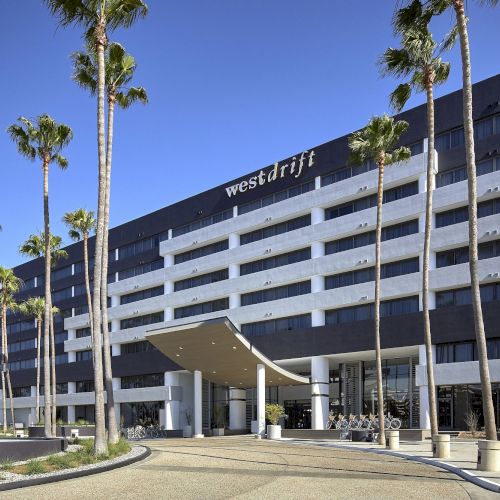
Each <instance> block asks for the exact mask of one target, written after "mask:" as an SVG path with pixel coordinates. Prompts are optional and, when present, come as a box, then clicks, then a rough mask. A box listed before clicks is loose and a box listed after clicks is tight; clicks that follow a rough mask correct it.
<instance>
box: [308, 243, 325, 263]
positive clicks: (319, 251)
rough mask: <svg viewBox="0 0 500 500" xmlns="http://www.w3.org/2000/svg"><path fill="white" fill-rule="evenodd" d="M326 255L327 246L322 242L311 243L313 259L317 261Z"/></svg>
mask: <svg viewBox="0 0 500 500" xmlns="http://www.w3.org/2000/svg"><path fill="white" fill-rule="evenodd" d="M324 255H325V244H324V243H323V242H322V241H313V242H312V243H311V259H317V258H318V257H323V256H324Z"/></svg>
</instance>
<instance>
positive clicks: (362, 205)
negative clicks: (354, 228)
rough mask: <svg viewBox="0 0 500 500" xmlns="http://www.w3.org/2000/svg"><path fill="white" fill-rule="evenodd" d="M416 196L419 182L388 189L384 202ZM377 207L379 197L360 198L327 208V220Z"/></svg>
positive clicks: (385, 192)
mask: <svg viewBox="0 0 500 500" xmlns="http://www.w3.org/2000/svg"><path fill="white" fill-rule="evenodd" d="M415 194H418V182H410V183H409V184H403V185H402V186H397V187H394V188H391V189H386V190H385V191H384V195H383V200H382V202H383V203H390V202H392V201H396V200H401V199H403V198H407V197H409V196H413V195H415ZM375 206H377V195H376V194H372V195H370V196H365V197H364V198H358V199H356V200H351V201H348V202H346V203H342V204H341V205H335V206H333V207H330V208H327V209H326V210H325V219H326V220H330V219H336V218H337V217H342V216H343V215H348V214H352V213H354V212H359V211H361V210H365V209H367V208H372V207H375Z"/></svg>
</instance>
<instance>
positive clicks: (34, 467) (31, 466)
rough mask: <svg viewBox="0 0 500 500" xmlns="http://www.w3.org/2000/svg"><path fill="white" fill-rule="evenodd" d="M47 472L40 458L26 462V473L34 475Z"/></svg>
mask: <svg viewBox="0 0 500 500" xmlns="http://www.w3.org/2000/svg"><path fill="white" fill-rule="evenodd" d="M44 472H45V465H44V464H43V463H42V462H41V461H40V460H36V459H33V460H30V461H29V462H28V463H27V464H26V474H27V475H28V476H32V475H33V474H43V473H44Z"/></svg>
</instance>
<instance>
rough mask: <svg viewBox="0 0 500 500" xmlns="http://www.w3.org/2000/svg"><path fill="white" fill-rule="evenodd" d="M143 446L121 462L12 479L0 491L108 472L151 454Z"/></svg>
mask: <svg viewBox="0 0 500 500" xmlns="http://www.w3.org/2000/svg"><path fill="white" fill-rule="evenodd" d="M141 446H143V448H145V450H144V452H143V453H141V454H140V455H137V456H136V457H130V458H128V459H126V460H122V461H121V462H115V463H111V464H107V465H103V466H102V467H94V468H92V469H86V470H76V471H74V472H67V473H66V474H56V475H54V476H45V477H39V478H36V477H34V478H32V479H25V480H21V481H12V482H10V483H5V484H0V491H9V490H15V489H18V488H27V487H28V486H39V485H41V484H49V483H58V482H59V481H66V479H76V478H79V477H85V476H91V475H93V474H99V473H101V472H108V471H111V470H114V469H119V468H120V467H125V466H126V465H131V464H134V463H136V462H139V461H141V460H144V459H145V458H147V457H149V456H150V455H151V450H150V448H148V447H147V446H144V445H141Z"/></svg>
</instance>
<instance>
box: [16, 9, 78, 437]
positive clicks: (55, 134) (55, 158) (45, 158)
mask: <svg viewBox="0 0 500 500" xmlns="http://www.w3.org/2000/svg"><path fill="white" fill-rule="evenodd" d="M69 3H71V2H69ZM18 121H19V124H13V125H11V126H10V127H9V128H8V132H9V134H10V136H11V138H12V140H13V141H14V142H15V143H16V144H17V149H18V151H19V153H21V154H22V155H23V156H26V157H27V158H28V159H30V160H32V161H34V160H35V159H36V158H38V159H39V160H41V162H42V170H43V219H44V234H45V250H46V252H45V323H44V349H45V352H44V356H48V352H49V344H50V342H49V335H50V318H51V305H50V271H51V264H50V257H51V255H50V251H49V235H50V221H49V166H50V165H51V164H52V163H55V164H56V165H58V166H59V167H60V168H61V169H62V170H65V169H66V168H67V166H68V160H67V159H66V158H65V157H64V156H62V154H61V151H62V150H63V148H64V147H65V146H67V145H68V144H69V143H70V142H71V139H72V138H73V132H72V131H71V128H70V127H68V126H67V125H65V124H63V123H57V122H56V121H54V120H53V119H52V118H51V117H50V116H49V115H46V114H45V115H41V116H39V117H38V118H37V119H36V120H35V121H34V122H32V121H31V120H28V119H27V118H24V117H20V118H19V120H18ZM47 361H48V359H47ZM44 377H45V388H44V391H45V396H46V399H45V435H46V437H50V436H51V425H50V424H51V422H50V417H49V415H48V413H49V411H50V401H49V399H50V387H49V383H50V380H49V373H48V371H47V370H44Z"/></svg>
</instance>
